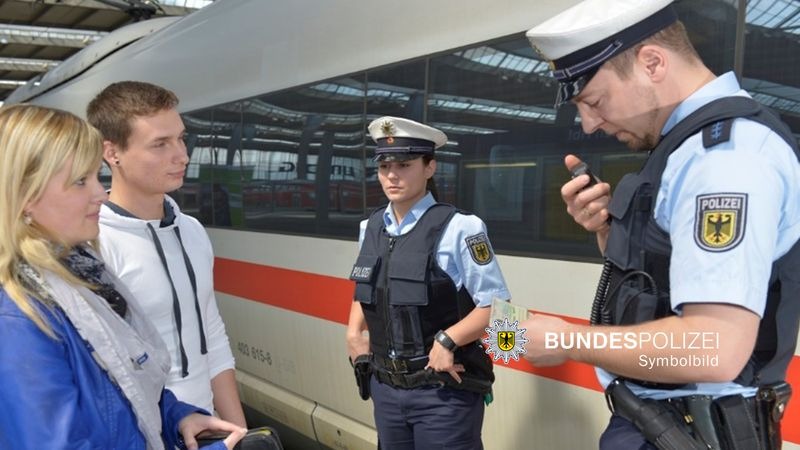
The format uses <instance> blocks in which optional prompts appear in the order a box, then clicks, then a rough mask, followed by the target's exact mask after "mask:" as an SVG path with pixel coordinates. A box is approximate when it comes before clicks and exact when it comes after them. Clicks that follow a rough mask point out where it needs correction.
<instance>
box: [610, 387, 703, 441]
mask: <svg viewBox="0 0 800 450" xmlns="http://www.w3.org/2000/svg"><path fill="white" fill-rule="evenodd" d="M606 400H607V401H608V403H609V408H610V409H611V411H612V412H613V413H614V414H617V415H619V416H620V417H622V418H624V419H626V420H628V421H630V422H631V423H633V424H634V425H636V428H638V429H639V431H641V432H642V434H643V435H644V437H645V438H646V439H647V441H648V442H650V443H652V444H653V445H655V446H656V448H658V449H660V450H708V447H706V446H705V445H702V444H700V443H699V442H698V441H697V440H695V439H694V438H693V437H692V435H691V433H690V431H689V429H688V427H687V426H686V425H685V424H683V423H681V422H680V421H678V420H675V416H674V414H673V412H672V411H671V410H670V409H669V408H668V407H667V406H666V405H664V404H661V403H659V402H657V401H655V400H650V399H641V398H639V397H637V396H635V395H634V394H633V392H631V390H630V389H628V387H627V386H625V383H623V382H622V381H620V380H614V381H612V382H611V384H609V385H608V388H606Z"/></svg>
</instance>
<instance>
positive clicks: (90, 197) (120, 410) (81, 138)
mask: <svg viewBox="0 0 800 450" xmlns="http://www.w3.org/2000/svg"><path fill="white" fill-rule="evenodd" d="M101 158H102V138H101V137H100V135H99V133H98V132H97V131H96V130H95V129H94V128H92V127H91V126H90V125H89V124H87V123H86V122H84V121H82V120H81V119H79V118H78V117H76V116H74V115H72V114H70V113H67V112H64V111H59V110H54V109H47V108H42V107H37V106H30V105H14V106H9V107H5V108H0V202H1V203H2V205H3V208H2V209H0V284H2V286H1V288H0V410H2V411H3V414H2V415H0V448H16V449H40V448H60V449H64V448H116V449H163V448H170V449H172V448H175V447H176V446H180V447H182V448H183V447H185V448H189V449H194V448H197V442H196V439H195V436H196V435H197V434H198V433H200V432H202V431H205V430H208V431H213V432H229V433H231V434H230V436H229V437H228V439H226V440H225V441H224V442H220V443H217V444H215V445H214V448H218V449H222V448H225V446H227V448H231V447H232V446H233V445H234V444H235V443H236V442H237V441H238V440H239V439H241V437H242V436H243V435H244V433H245V431H246V430H244V429H241V428H240V427H238V426H236V425H234V424H231V423H228V422H225V421H222V420H220V419H217V418H215V417H212V416H209V415H207V413H206V412H205V411H203V410H201V409H199V408H196V407H194V406H192V405H188V404H186V403H182V402H179V401H177V400H176V399H175V397H174V395H172V393H171V392H169V391H168V390H165V389H164V380H165V379H166V373H167V372H166V371H167V369H168V368H169V357H168V355H167V353H166V350H165V348H164V344H163V342H162V341H161V340H160V339H159V338H158V334H157V333H156V332H155V330H154V329H153V327H152V326H151V325H150V324H149V322H147V321H146V319H144V317H143V316H142V315H141V314H139V312H138V311H137V310H136V308H135V304H134V303H133V302H129V301H128V300H129V299H130V296H129V294H128V293H127V291H126V290H125V289H124V287H123V286H122V285H121V284H120V283H119V282H118V280H117V279H116V278H114V277H113V276H111V275H110V274H109V273H108V272H106V270H105V268H104V266H103V263H102V262H101V261H100V260H99V258H98V256H97V253H96V243H95V241H94V240H95V239H96V237H97V234H98V217H99V211H100V205H102V203H103V201H104V200H105V199H106V194H105V191H104V189H103V186H102V185H101V184H100V182H99V181H98V179H97V175H98V171H99V170H100V163H101ZM209 448H211V446H210V447H209Z"/></svg>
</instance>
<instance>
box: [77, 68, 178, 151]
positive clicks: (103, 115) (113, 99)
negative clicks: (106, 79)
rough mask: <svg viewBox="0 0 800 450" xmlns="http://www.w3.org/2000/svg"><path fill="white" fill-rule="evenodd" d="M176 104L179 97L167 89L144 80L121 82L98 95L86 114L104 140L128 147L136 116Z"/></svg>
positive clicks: (148, 114) (167, 108)
mask: <svg viewBox="0 0 800 450" xmlns="http://www.w3.org/2000/svg"><path fill="white" fill-rule="evenodd" d="M176 106H178V97H177V96H176V95H175V93H174V92H172V91H170V90H168V89H164V88H162V87H161V86H156V85H155V84H151V83H144V82H141V81H120V82H118V83H113V84H110V85H109V86H108V87H106V88H105V89H103V91H102V92H100V93H99V94H97V97H95V98H94V99H93V100H92V101H91V102H90V103H89V106H88V107H87V108H86V117H87V119H88V120H89V123H91V124H92V125H94V127H95V128H97V129H98V130H100V133H102V134H103V139H106V140H108V141H111V142H113V143H114V144H117V145H118V146H120V147H121V148H122V149H125V148H126V147H127V146H128V138H129V137H130V136H131V132H132V129H131V122H132V121H133V119H134V118H136V117H147V116H152V115H153V114H156V113H158V112H160V111H164V110H169V109H173V108H175V107H176Z"/></svg>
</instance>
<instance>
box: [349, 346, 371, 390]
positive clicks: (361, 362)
mask: <svg viewBox="0 0 800 450" xmlns="http://www.w3.org/2000/svg"><path fill="white" fill-rule="evenodd" d="M347 359H348V360H350V358H347ZM350 365H352V366H353V373H354V374H355V376H356V385H358V395H359V397H361V399H362V400H369V397H370V391H369V381H370V378H371V377H372V362H371V361H370V356H369V355H368V354H363V355H359V356H357V357H356V360H355V361H350Z"/></svg>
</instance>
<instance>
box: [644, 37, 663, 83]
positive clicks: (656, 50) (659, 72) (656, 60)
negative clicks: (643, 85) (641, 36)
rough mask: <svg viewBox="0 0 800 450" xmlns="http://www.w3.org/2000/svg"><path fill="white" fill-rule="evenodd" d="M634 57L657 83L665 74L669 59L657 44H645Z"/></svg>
mask: <svg viewBox="0 0 800 450" xmlns="http://www.w3.org/2000/svg"><path fill="white" fill-rule="evenodd" d="M636 59H637V60H638V62H639V64H640V65H641V67H643V68H644V70H645V74H646V75H647V77H648V78H650V80H651V81H653V82H656V83H657V82H660V81H661V80H663V79H664V77H665V76H666V73H667V66H668V62H669V60H668V58H667V53H666V52H665V51H664V49H663V48H661V47H659V46H657V45H645V46H644V47H642V48H641V49H640V50H639V53H637V54H636Z"/></svg>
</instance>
